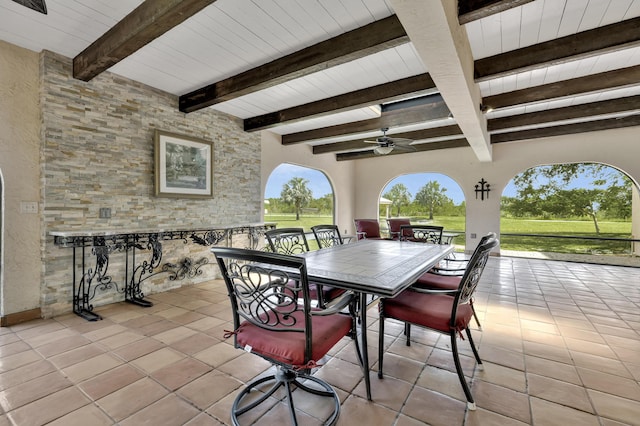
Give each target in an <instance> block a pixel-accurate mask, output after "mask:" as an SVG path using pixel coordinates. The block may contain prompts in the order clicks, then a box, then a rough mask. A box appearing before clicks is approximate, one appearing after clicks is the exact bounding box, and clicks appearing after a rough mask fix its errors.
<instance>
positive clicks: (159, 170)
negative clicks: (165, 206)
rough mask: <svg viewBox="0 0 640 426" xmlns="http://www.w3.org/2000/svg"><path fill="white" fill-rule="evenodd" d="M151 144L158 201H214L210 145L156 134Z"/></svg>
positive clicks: (193, 139) (157, 131)
mask: <svg viewBox="0 0 640 426" xmlns="http://www.w3.org/2000/svg"><path fill="white" fill-rule="evenodd" d="M154 144H155V150H154V157H155V195H156V196H157V197H173V198H212V197H213V142H210V141H206V140H204V139H199V138H194V137H190V136H185V135H179V134H176V133H170V132H165V131H162V130H156V131H155V133H154Z"/></svg>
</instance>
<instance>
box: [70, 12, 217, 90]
mask: <svg viewBox="0 0 640 426" xmlns="http://www.w3.org/2000/svg"><path fill="white" fill-rule="evenodd" d="M215 1H216V0H147V1H145V2H143V3H142V4H141V5H140V6H138V7H137V8H136V9H134V10H133V12H131V13H129V14H128V15H127V16H125V17H124V18H123V19H122V20H121V21H120V22H118V23H117V24H116V25H114V26H113V27H112V28H111V29H109V30H108V31H107V32H106V33H104V35H102V37H100V38H99V39H97V40H96V41H94V42H93V43H91V45H90V46H89V47H87V48H86V49H85V50H83V51H82V52H81V53H80V54H78V55H77V56H76V57H75V58H73V77H74V78H77V79H79V80H83V81H89V80H91V79H92V78H94V77H95V76H97V75H98V74H100V73H101V72H103V71H105V70H107V69H108V68H109V67H111V66H113V65H115V64H117V63H118V62H120V61H121V60H123V59H124V58H126V57H127V56H129V55H131V54H132V53H134V52H135V51H137V50H138V49H140V48H141V47H143V46H145V45H146V44H148V43H149V42H151V41H153V40H154V39H156V38H157V37H159V36H161V35H162V34H164V33H166V32H167V31H169V30H170V29H172V28H173V27H175V26H176V25H178V24H180V23H182V22H184V21H185V20H187V19H188V18H190V17H191V16H193V15H195V14H196V13H198V12H199V11H201V10H202V9H204V8H205V7H207V6H209V5H210V4H212V3H214V2H215Z"/></svg>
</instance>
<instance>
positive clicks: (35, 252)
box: [0, 41, 42, 316]
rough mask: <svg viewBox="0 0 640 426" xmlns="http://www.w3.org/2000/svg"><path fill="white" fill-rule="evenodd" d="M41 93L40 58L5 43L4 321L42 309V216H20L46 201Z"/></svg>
mask: <svg viewBox="0 0 640 426" xmlns="http://www.w3.org/2000/svg"><path fill="white" fill-rule="evenodd" d="M39 88H40V79H39V55H38V54H37V53H35V52H32V51H30V50H26V49H22V48H20V47H17V46H14V45H11V44H8V43H5V42H2V41H0V171H1V174H2V178H3V182H2V188H3V197H4V199H3V200H2V201H3V202H0V214H2V215H3V216H4V229H3V231H2V233H0V234H2V238H3V245H2V253H1V256H0V262H2V267H1V268H0V280H1V284H2V299H1V302H0V303H1V306H0V310H1V313H0V315H2V316H6V315H8V314H13V313H17V312H22V311H27V310H30V309H35V308H38V307H40V282H41V276H42V263H41V261H40V256H41V249H40V220H41V215H40V214H37V213H36V214H34V213H29V214H21V213H20V203H22V202H31V203H33V202H35V203H38V206H39V205H40V201H41V193H40V189H41V188H40V129H41V126H40V109H39ZM1 224H2V221H0V225H1Z"/></svg>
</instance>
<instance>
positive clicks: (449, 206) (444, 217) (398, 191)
mask: <svg viewBox="0 0 640 426" xmlns="http://www.w3.org/2000/svg"><path fill="white" fill-rule="evenodd" d="M378 209H379V214H380V227H381V229H383V230H386V232H387V233H388V232H389V231H388V226H387V219H390V218H407V219H409V220H410V222H411V223H412V224H432V225H437V226H443V227H444V230H445V236H447V238H448V240H451V241H452V242H454V243H455V244H456V245H460V246H461V248H463V249H464V244H465V235H464V233H465V221H466V219H465V214H466V204H465V199H464V193H463V191H462V188H461V187H460V185H458V183H457V182H456V181H454V180H453V179H451V178H450V177H448V176H446V175H443V174H441V173H412V174H406V175H402V176H398V177H396V178H394V179H392V180H391V181H389V183H387V185H386V186H385V187H384V188H383V189H382V192H381V196H380V200H379V204H378ZM459 248H460V247H459Z"/></svg>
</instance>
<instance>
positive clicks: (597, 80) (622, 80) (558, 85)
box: [482, 65, 640, 109]
mask: <svg viewBox="0 0 640 426" xmlns="http://www.w3.org/2000/svg"><path fill="white" fill-rule="evenodd" d="M639 81H640V65H636V66H633V67H628V68H622V69H618V70H613V71H607V72H603V73H600V74H592V75H588V76H585V77H578V78H573V79H570V80H562V81H558V82H555V83H549V84H543V85H540V86H534V87H530V88H527V89H521V90H515V91H513V92H507V93H501V94H499V95H493V96H487V97H486V98H484V99H483V100H482V103H483V104H484V105H486V106H488V107H490V108H494V109H496V108H504V107H508V106H514V105H522V104H527V103H531V102H539V101H544V100H549V99H552V98H560V97H563V96H571V95H577V94H581V93H589V92H596V91H599V90H605V89H611V88H614V87H622V86H627V85H633V84H638V82H639Z"/></svg>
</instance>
